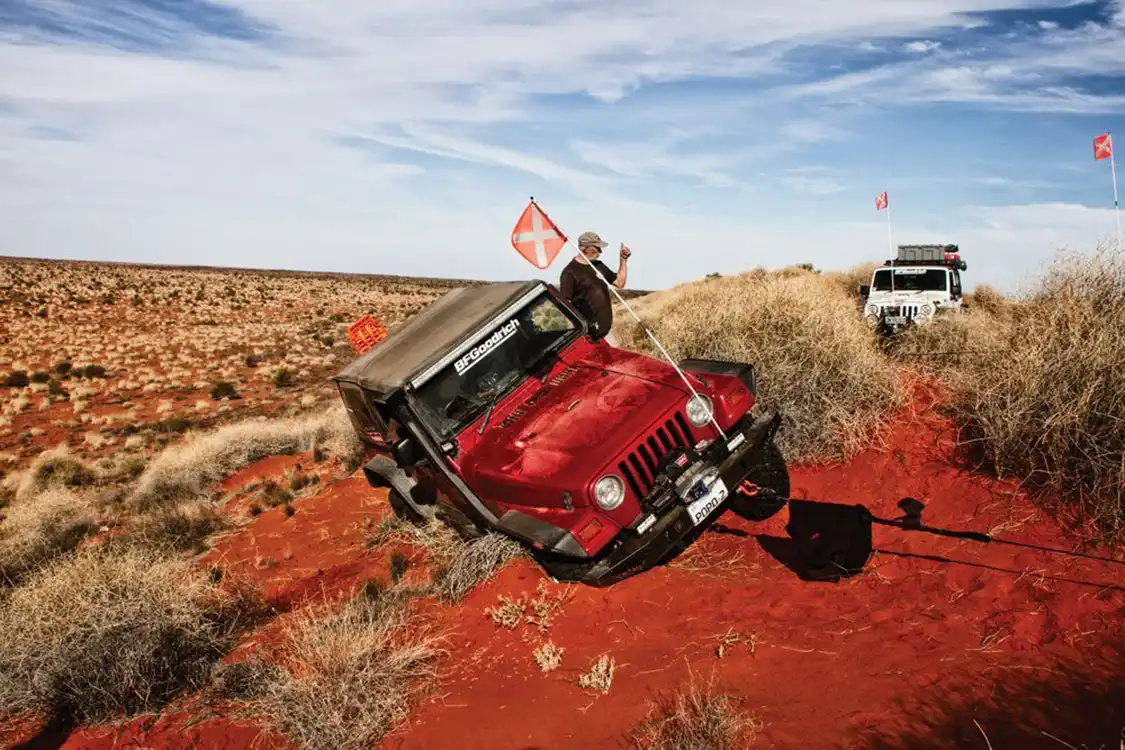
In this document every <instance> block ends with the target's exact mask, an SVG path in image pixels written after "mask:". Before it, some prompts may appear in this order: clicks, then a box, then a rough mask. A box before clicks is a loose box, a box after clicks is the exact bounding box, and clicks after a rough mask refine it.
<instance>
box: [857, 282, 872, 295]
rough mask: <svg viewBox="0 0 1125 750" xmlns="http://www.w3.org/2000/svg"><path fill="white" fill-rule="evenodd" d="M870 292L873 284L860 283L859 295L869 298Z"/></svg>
mask: <svg viewBox="0 0 1125 750" xmlns="http://www.w3.org/2000/svg"><path fill="white" fill-rule="evenodd" d="M869 294H871V285H870V284H860V285H859V296H860V297H863V298H864V299H867V295H869Z"/></svg>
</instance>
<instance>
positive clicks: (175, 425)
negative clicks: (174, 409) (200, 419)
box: [154, 417, 191, 433]
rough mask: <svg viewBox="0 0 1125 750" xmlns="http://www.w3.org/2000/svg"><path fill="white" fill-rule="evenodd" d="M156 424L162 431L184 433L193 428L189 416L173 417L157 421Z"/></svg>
mask: <svg viewBox="0 0 1125 750" xmlns="http://www.w3.org/2000/svg"><path fill="white" fill-rule="evenodd" d="M154 426H155V427H156V429H157V430H158V431H160V432H175V433H183V432H187V431H188V430H189V429H191V420H190V419H188V418H187V417H171V418H169V419H163V420H161V421H159V422H157V423H156V424H155V425H154Z"/></svg>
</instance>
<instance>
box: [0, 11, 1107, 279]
mask: <svg viewBox="0 0 1125 750" xmlns="http://www.w3.org/2000/svg"><path fill="white" fill-rule="evenodd" d="M755 5H756V6H759V7H758V8H757V9H754V6H755ZM764 5H765V4H764V3H754V4H752V3H749V2H747V3H744V4H742V5H741V6H739V5H738V4H732V3H727V2H720V0H694V1H693V2H690V3H687V2H682V0H613V1H612V2H611V1H610V0H477V1H476V2H473V3H463V2H461V0H380V2H368V1H367V0H318V1H316V2H313V1H312V0H304V1H302V0H212V1H210V2H202V1H200V0H101V1H100V2H96V1H94V0H7V2H5V3H3V4H0V188H2V190H3V201H0V246H2V248H3V249H2V250H0V254H7V255H26V256H43V257H58V258H85V259H106V260H136V261H144V262H158V263H191V264H214V265H237V266H248V267H261V268H294V269H307V270H331V271H357V272H376V273H400V274H410V275H437V276H452V277H473V278H491V279H509V278H519V277H540V278H545V279H548V280H557V277H558V272H559V271H560V270H561V268H562V265H563V263H564V262H565V260H566V258H565V257H564V258H560V259H558V260H557V261H556V265H555V266H554V267H553V268H551V269H549V270H548V271H547V272H545V273H541V272H538V271H537V270H536V269H535V268H533V267H532V266H530V265H528V264H527V263H526V262H525V261H524V260H522V259H521V258H520V257H519V256H518V255H517V254H516V253H515V252H514V251H513V250H512V247H511V245H510V242H509V238H510V233H511V230H512V226H513V225H514V223H515V221H516V219H517V218H518V216H519V214H520V212H521V211H522V210H523V208H524V206H525V205H526V203H527V200H528V197H529V196H532V195H534V196H535V197H536V199H537V200H538V201H539V202H540V204H541V205H543V207H544V208H545V209H546V210H547V211H548V212H549V213H550V214H551V216H552V218H554V219H555V220H556V221H558V222H559V223H560V225H561V226H562V228H563V229H564V230H565V231H567V232H568V233H569V234H570V235H571V236H573V237H576V236H577V235H578V234H579V233H581V232H582V231H585V230H587V229H593V230H595V231H598V232H600V233H601V234H602V236H603V238H605V239H607V240H608V241H609V242H611V243H612V244H613V247H611V248H610V250H611V252H610V253H609V256H610V257H612V256H613V255H614V254H615V253H614V252H613V249H614V248H615V247H616V244H617V243H618V242H621V241H624V242H626V243H627V244H629V245H630V247H631V248H632V249H633V251H634V259H633V262H632V264H631V269H630V285H631V286H635V287H643V288H650V289H651V288H661V287H667V286H671V285H674V284H677V283H681V282H684V281H689V280H692V279H695V278H699V277H701V276H703V275H705V274H706V273H709V272H712V271H719V272H721V273H736V272H738V271H741V270H746V269H749V268H752V267H755V266H765V267H767V268H774V267H779V266H783V265H786V264H789V263H802V262H810V263H814V264H815V265H817V266H818V267H821V268H846V267H848V266H850V265H853V264H855V263H858V262H862V261H866V260H881V259H883V258H885V257H886V255H887V253H888V237H887V226H886V214H882V213H876V211H875V207H874V198H875V196H876V195H877V194H878V193H879V192H881V191H883V190H888V191H889V193H890V199H891V209H892V214H891V218H892V230H893V239H894V241H895V242H896V243H897V242H955V243H959V244H960V245H961V247H962V250H963V255H964V257H965V258H966V260H967V261H968V263H969V271H968V273H967V274H966V282H967V284H968V285H969V286H970V287H971V286H972V285H973V284H975V283H980V282H987V283H990V284H994V285H996V286H999V287H1000V288H1002V289H1004V290H1006V291H1017V290H1018V289H1019V288H1020V286H1021V284H1023V283H1024V282H1026V281H1027V280H1028V279H1029V278H1031V276H1032V275H1033V274H1035V273H1036V272H1037V271H1038V270H1039V269H1040V268H1041V267H1042V266H1043V264H1044V263H1046V262H1047V261H1048V260H1049V259H1050V258H1051V257H1052V255H1053V253H1054V252H1055V251H1056V249H1059V248H1068V249H1071V250H1075V251H1087V250H1092V249H1093V248H1094V247H1095V245H1096V244H1097V243H1098V242H1099V241H1112V240H1113V237H1114V234H1115V224H1114V215H1113V205H1112V184H1111V180H1110V172H1109V164H1108V162H1105V161H1102V162H1095V161H1094V160H1093V149H1092V140H1093V138H1094V137H1095V136H1097V135H1099V134H1101V133H1103V132H1106V131H1113V132H1115V133H1117V132H1120V133H1122V134H1123V135H1121V136H1120V138H1121V139H1125V5H1123V3H1122V2H1120V1H1119V2H1104V1H1103V2H1074V3H1069V4H1065V5H1060V4H1054V5H1051V4H1046V3H1040V2H1029V1H1025V2H1019V0H1008V1H1007V2H1006V3H1005V1H1004V0H988V1H985V0H894V1H893V2H866V3H862V4H860V3H855V4H853V3H841V2H829V0H787V1H786V2H785V3H783V4H778V5H776V6H772V7H771V9H769V10H764V9H762V6H764ZM1122 148H1125V147H1119V149H1118V150H1119V151H1121V149H1122ZM1121 153H1125V151H1121ZM1123 178H1125V171H1123Z"/></svg>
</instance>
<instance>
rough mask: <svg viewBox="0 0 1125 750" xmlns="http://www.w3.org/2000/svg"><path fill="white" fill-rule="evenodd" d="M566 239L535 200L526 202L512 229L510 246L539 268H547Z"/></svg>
mask: <svg viewBox="0 0 1125 750" xmlns="http://www.w3.org/2000/svg"><path fill="white" fill-rule="evenodd" d="M566 241H567V237H566V235H565V234H563V233H562V230H561V229H559V228H558V227H557V226H555V223H554V222H553V221H551V220H550V218H548V217H547V214H545V213H543V209H541V208H539V204H538V203H536V202H535V201H531V202H530V203H528V204H527V208H525V209H524V210H523V213H522V214H520V218H519V221H517V222H516V226H515V228H514V229H513V230H512V247H514V248H515V249H516V252H517V253H519V254H520V255H522V256H523V257H524V258H525V259H526V260H527V262H529V263H531V265H533V266H535V267H536V268H539V269H544V268H547V267H548V266H550V265H551V263H553V262H554V260H555V258H556V257H558V254H559V251H560V250H562V249H563V245H565V244H566Z"/></svg>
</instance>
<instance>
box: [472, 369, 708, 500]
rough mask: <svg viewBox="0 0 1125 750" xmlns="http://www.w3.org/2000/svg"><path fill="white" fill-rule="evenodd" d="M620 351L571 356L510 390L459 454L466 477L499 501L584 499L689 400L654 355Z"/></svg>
mask: <svg viewBox="0 0 1125 750" xmlns="http://www.w3.org/2000/svg"><path fill="white" fill-rule="evenodd" d="M620 355H621V353H620V352H615V353H614V356H613V358H612V360H613V364H612V366H611V365H610V364H609V362H608V360H599V359H594V358H587V359H583V360H579V361H575V362H572V363H570V364H569V365H568V366H566V368H565V369H560V370H557V371H556V372H555V373H552V375H551V376H549V377H548V379H547V381H548V382H547V383H546V384H544V385H540V383H539V381H538V380H532V381H530V382H529V383H526V384H524V386H523V387H521V388H520V389H519V390H518V391H517V392H515V393H513V394H512V395H511V396H510V397H509V399H508V400H506V403H505V406H506V409H505V410H504V411H501V410H500V409H497V411H496V413H495V414H493V415H492V418H491V419H490V420H489V424H488V426H487V427H486V428H485V431H484V434H483V435H482V436H481V437H480V438H479V440H478V441H477V442H476V443H475V444H474V445H473V446H472V447H471V448H470V449H469V450H468V452H467V453H466V454H465V456H464V457H463V460H462V462H461V468H462V472H463V473H464V475H465V477H466V478H467V479H468V481H469V485H470V486H472V487H474V488H475V489H476V490H477V492H478V493H479V494H480V495H481V496H482V497H483V498H487V499H488V500H492V501H494V502H500V503H505V504H512V505H521V504H522V505H538V506H548V507H563V505H564V503H563V493H564V492H569V493H570V495H571V497H572V502H573V503H574V505H576V506H584V505H588V504H589V498H588V497H587V496H586V490H585V488H586V486H587V484H588V483H589V482H590V481H592V480H594V479H597V477H598V476H600V475H601V472H602V471H603V469H604V468H605V467H606V465H607V464H609V463H611V462H613V461H615V460H616V459H617V457H618V456H619V455H620V454H621V453H622V452H624V451H627V450H629V449H630V448H632V447H633V445H634V444H635V443H636V442H637V441H638V440H639V439H640V438H641V436H642V435H644V434H645V433H646V431H647V430H648V428H649V427H650V426H651V425H652V424H653V422H655V421H656V420H657V419H660V418H664V417H665V415H668V414H670V413H671V412H672V411H673V410H674V409H676V408H679V407H682V406H683V405H684V404H685V403H686V401H687V396H688V391H687V388H686V386H684V384H683V381H682V380H680V379H679V375H677V374H676V373H675V371H674V370H673V371H671V376H672V378H674V379H675V380H676V381H678V383H679V387H678V388H677V387H676V386H675V384H674V383H672V382H669V379H668V377H667V375H668V373H667V372H665V371H663V368H661V367H660V366H659V363H657V366H656V367H653V366H652V363H651V360H648V358H645V357H636V359H635V360H634V359H633V358H631V357H623V356H620ZM595 356H596V355H595ZM564 364H565V363H564ZM668 369H669V370H670V369H671V368H668ZM563 376H565V377H563ZM471 430H472V431H475V430H476V428H475V427H473V428H471ZM470 434H472V437H473V438H476V435H475V434H474V433H473V432H471V433H470Z"/></svg>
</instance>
